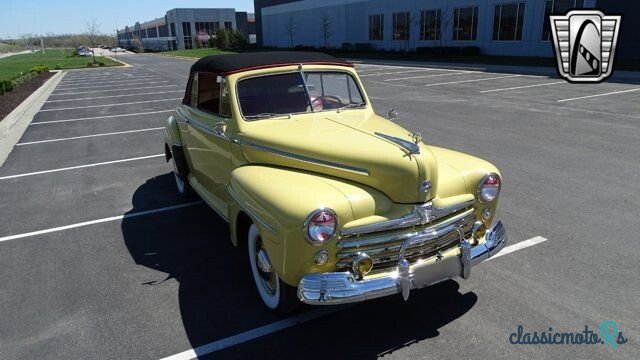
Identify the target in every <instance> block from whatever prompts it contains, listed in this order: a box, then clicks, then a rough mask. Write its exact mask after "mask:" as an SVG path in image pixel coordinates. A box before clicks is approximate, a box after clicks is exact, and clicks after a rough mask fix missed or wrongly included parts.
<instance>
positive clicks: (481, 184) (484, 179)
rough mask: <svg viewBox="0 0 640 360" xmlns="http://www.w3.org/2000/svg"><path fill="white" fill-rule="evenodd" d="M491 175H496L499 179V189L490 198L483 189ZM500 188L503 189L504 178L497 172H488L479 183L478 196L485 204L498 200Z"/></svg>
mask: <svg viewBox="0 0 640 360" xmlns="http://www.w3.org/2000/svg"><path fill="white" fill-rule="evenodd" d="M490 177H496V178H497V179H498V191H497V192H496V193H495V195H494V196H493V198H491V199H488V198H485V197H484V195H483V193H482V190H483V188H484V186H485V182H486V181H487V179H489V178H490ZM500 190H502V178H501V177H500V175H498V174H496V173H493V172H492V173H488V174H486V175H485V176H483V177H482V179H481V180H480V182H479V183H478V187H477V189H476V197H477V198H478V201H480V202H481V203H483V204H488V203H490V202H492V201H494V200H496V199H497V198H498V196H499V195H500Z"/></svg>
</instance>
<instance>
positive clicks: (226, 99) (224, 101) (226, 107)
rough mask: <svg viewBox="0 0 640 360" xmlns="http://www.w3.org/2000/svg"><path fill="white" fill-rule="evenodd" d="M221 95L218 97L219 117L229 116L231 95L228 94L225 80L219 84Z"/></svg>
mask: <svg viewBox="0 0 640 360" xmlns="http://www.w3.org/2000/svg"><path fill="white" fill-rule="evenodd" d="M221 86H222V93H221V95H220V98H221V100H220V115H222V116H225V117H230V116H231V95H230V94H229V86H228V85H227V79H226V78H222V82H221Z"/></svg>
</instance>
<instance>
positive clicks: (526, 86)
mask: <svg viewBox="0 0 640 360" xmlns="http://www.w3.org/2000/svg"><path fill="white" fill-rule="evenodd" d="M566 83H567V82H566V81H556V82H551V83H544V84H535V85H525V86H514V87H508V88H502V89H491V90H484V91H480V92H481V93H490V92H496V91H509V90H518V89H527V88H532V87H538V86H549V85H556V84H566Z"/></svg>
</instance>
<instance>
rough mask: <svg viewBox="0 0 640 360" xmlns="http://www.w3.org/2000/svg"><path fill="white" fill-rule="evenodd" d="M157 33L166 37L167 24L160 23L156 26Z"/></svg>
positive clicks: (167, 34)
mask: <svg viewBox="0 0 640 360" xmlns="http://www.w3.org/2000/svg"><path fill="white" fill-rule="evenodd" d="M158 35H159V36H160V37H167V36H169V33H168V32H167V25H160V26H158Z"/></svg>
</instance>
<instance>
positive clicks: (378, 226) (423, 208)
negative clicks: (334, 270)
mask: <svg viewBox="0 0 640 360" xmlns="http://www.w3.org/2000/svg"><path fill="white" fill-rule="evenodd" d="M474 202H475V200H469V201H465V202H462V203H459V204H455V205H451V206H447V207H444V208H434V207H433V203H432V202H431V201H428V202H426V203H424V204H421V205H416V206H415V207H414V209H413V211H412V212H411V213H409V214H407V215H404V216H402V217H399V218H397V219H391V220H385V221H381V222H377V223H374V224H367V225H360V226H354V227H351V228H346V229H342V230H341V231H340V236H342V237H348V236H353V235H361V234H368V233H372V232H381V231H387V230H393V229H401V228H405V227H410V226H416V225H425V224H427V223H430V222H432V221H434V220H437V219H440V218H443V217H445V216H448V215H451V214H453V213H455V212H457V211H460V210H463V209H466V208H468V207H471V206H473V204H474Z"/></svg>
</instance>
